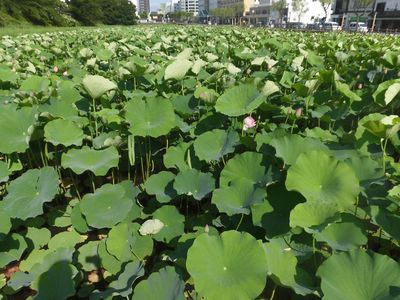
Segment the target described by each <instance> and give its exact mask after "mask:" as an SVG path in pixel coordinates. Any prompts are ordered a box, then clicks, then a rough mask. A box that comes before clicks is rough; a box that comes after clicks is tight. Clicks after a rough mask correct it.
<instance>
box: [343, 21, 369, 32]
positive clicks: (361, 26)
mask: <svg viewBox="0 0 400 300" xmlns="http://www.w3.org/2000/svg"><path fill="white" fill-rule="evenodd" d="M348 29H349V31H352V32H356V31H358V32H368V27H367V24H365V23H363V22H358V23H357V22H351V23H350V24H349V28H348Z"/></svg>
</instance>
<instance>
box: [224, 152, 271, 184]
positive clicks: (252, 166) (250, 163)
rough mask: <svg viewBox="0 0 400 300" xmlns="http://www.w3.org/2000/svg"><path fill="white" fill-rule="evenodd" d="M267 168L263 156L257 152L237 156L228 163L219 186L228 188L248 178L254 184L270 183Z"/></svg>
mask: <svg viewBox="0 0 400 300" xmlns="http://www.w3.org/2000/svg"><path fill="white" fill-rule="evenodd" d="M266 173H267V168H266V167H265V166H264V164H263V155H262V154H260V153H256V152H245V153H242V154H237V155H235V156H234V157H233V158H232V159H230V160H229V161H228V163H227V164H226V165H225V167H224V169H223V170H222V172H221V176H220V178H219V184H220V186H221V187H226V186H228V185H229V183H230V182H231V181H233V180H235V179H239V178H246V179H249V180H250V181H252V182H253V183H254V184H262V183H266V182H268V177H269V176H268V175H267V174H266Z"/></svg>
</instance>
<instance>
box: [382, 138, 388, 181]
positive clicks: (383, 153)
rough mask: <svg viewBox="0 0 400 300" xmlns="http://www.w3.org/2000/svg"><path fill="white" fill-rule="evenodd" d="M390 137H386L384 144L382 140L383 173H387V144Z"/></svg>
mask: <svg viewBox="0 0 400 300" xmlns="http://www.w3.org/2000/svg"><path fill="white" fill-rule="evenodd" d="M387 142H388V139H387V138H386V139H385V141H384V143H383V146H382V141H381V148H382V163H383V175H385V173H386V146H387Z"/></svg>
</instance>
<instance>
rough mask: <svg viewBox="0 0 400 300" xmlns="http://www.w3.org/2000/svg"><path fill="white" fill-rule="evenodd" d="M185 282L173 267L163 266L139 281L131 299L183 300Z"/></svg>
mask: <svg viewBox="0 0 400 300" xmlns="http://www.w3.org/2000/svg"><path fill="white" fill-rule="evenodd" d="M184 290H185V282H184V281H183V279H182V277H181V275H179V274H178V273H177V272H176V271H175V269H174V268H173V267H165V268H163V269H161V270H160V271H158V272H156V273H152V274H150V276H149V278H147V279H146V280H143V281H141V282H139V284H138V285H137V286H136V287H135V290H134V292H133V297H132V300H141V299H146V300H184V299H185V297H184V295H183V292H184Z"/></svg>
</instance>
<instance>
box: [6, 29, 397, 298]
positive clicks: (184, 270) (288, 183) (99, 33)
mask: <svg viewBox="0 0 400 300" xmlns="http://www.w3.org/2000/svg"><path fill="white" fill-rule="evenodd" d="M399 107H400V39H398V38H396V37H393V36H380V35H368V36H365V35H364V36H362V37H360V36H358V35H350V34H336V33H318V34H315V33H300V32H281V31H266V30H263V29H262V30H261V29H239V28H232V27H215V28H214V27H195V26H193V27H179V26H162V27H161V26H159V27H152V26H145V27H140V26H136V27H131V28H102V29H98V30H96V29H90V30H76V31H66V32H53V33H44V34H33V35H25V36H18V37H12V38H11V37H8V36H3V37H1V38H0V299H26V298H29V299H46V300H48V299H57V300H58V299H67V298H71V299H72V298H73V299H79V298H82V299H88V298H90V299H133V300H152V299H154V300H181V299H193V300H194V299H205V300H251V299H319V298H323V299H329V300H330V299H333V300H338V299H346V300H373V299H400V264H399V259H400V248H399V241H400V214H399V212H400V182H399V181H400V164H399V158H400V156H399V147H400V139H399V134H398V131H399V128H400V117H399V116H398V112H399Z"/></svg>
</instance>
